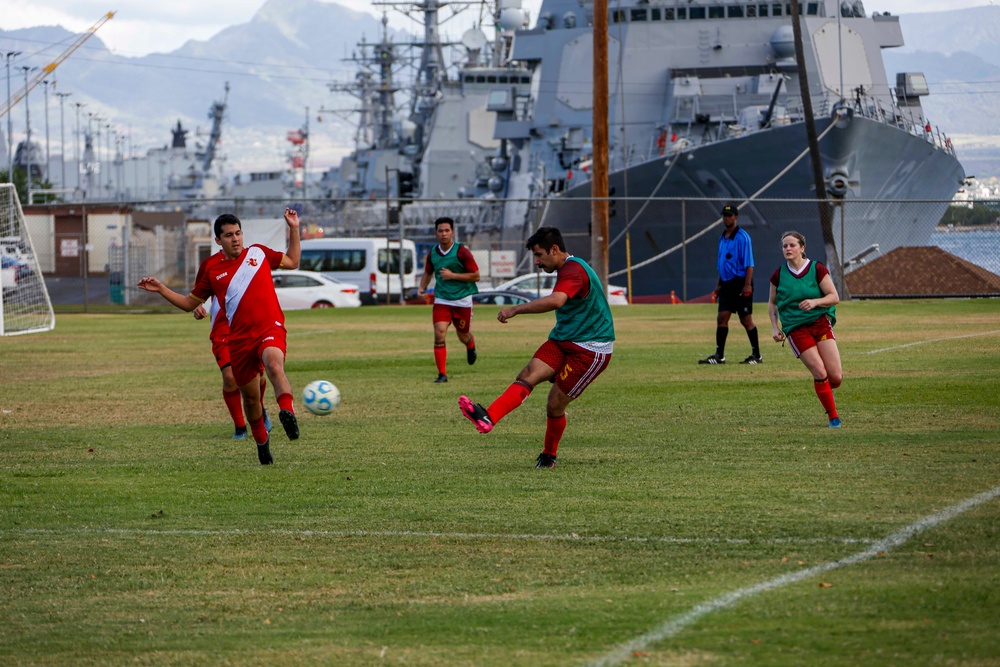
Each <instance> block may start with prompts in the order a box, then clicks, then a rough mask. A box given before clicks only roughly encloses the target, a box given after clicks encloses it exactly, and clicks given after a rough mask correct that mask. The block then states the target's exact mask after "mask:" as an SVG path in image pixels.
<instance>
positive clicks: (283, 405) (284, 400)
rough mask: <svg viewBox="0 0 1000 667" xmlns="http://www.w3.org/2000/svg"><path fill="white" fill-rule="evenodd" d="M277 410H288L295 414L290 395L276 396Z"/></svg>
mask: <svg viewBox="0 0 1000 667" xmlns="http://www.w3.org/2000/svg"><path fill="white" fill-rule="evenodd" d="M278 409H279V410H288V411H289V412H293V413H294V412H295V407H294V406H293V405H292V395H291V394H282V395H281V396H278Z"/></svg>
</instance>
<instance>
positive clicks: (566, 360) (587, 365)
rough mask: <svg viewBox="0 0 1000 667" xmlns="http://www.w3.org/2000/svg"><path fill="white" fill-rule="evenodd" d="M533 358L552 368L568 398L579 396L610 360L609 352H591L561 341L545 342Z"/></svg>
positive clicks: (557, 381)
mask: <svg viewBox="0 0 1000 667" xmlns="http://www.w3.org/2000/svg"><path fill="white" fill-rule="evenodd" d="M534 358H535V359H538V360H539V361H541V362H544V363H545V364H546V365H547V366H549V368H554V369H555V371H556V377H555V383H556V386H557V387H559V389H561V390H562V392H563V393H564V394H566V395H567V396H569V397H570V398H579V397H580V394H582V393H583V390H584V389H586V388H587V387H588V386H590V383H591V382H593V381H594V380H596V379H597V376H598V375H600V374H601V373H603V372H604V369H605V368H607V367H608V364H609V363H611V355H610V354H604V353H602V352H591V351H590V350H585V349H584V348H582V347H580V346H579V345H577V344H576V343H570V342H568V341H561V340H547V341H545V342H544V343H542V346H541V347H540V348H538V350H537V351H536V352H535V356H534Z"/></svg>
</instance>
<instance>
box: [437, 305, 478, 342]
mask: <svg viewBox="0 0 1000 667" xmlns="http://www.w3.org/2000/svg"><path fill="white" fill-rule="evenodd" d="M431 317H433V318H434V321H435V322H451V323H452V324H454V325H455V331H457V332H458V333H462V334H466V333H469V327H470V326H472V308H461V307H459V306H446V305H444V304H443V303H435V304H434V312H433V314H432V315H431Z"/></svg>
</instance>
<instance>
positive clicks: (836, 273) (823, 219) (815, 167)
mask: <svg viewBox="0 0 1000 667" xmlns="http://www.w3.org/2000/svg"><path fill="white" fill-rule="evenodd" d="M790 6H791V8H792V36H793V38H794V39H795V61H796V63H798V70H799V88H800V91H799V92H800V93H801V95H802V114H803V115H804V116H805V118H804V120H805V124H806V137H807V139H808V141H809V156H810V158H811V161H812V172H813V182H814V184H815V186H816V205H817V206H818V207H819V224H820V229H822V231H823V245H824V247H825V248H826V264H827V269H829V271H830V273H831V275H832V277H833V282H834V284H835V285H836V286H837V291H838V292H839V293H840V298H841V299H845V300H846V299H849V298H850V294H849V293H848V291H847V284H846V283H845V282H844V276H843V273H842V271H841V268H840V267H841V263H840V259H839V256H838V253H837V243H836V241H835V237H834V233H833V207H832V206H831V205H830V202H829V201H828V199H827V194H826V179H825V178H824V177H823V162H822V158H821V157H820V152H819V138H818V135H817V133H816V119H815V118H814V117H813V107H812V96H811V95H810V94H809V75H808V73H807V72H806V59H805V49H804V48H803V46H802V27H801V25H799V14H800V12H799V3H798V2H792V3H791V4H790ZM837 11H838V12H839V11H840V10H839V9H838V10H837Z"/></svg>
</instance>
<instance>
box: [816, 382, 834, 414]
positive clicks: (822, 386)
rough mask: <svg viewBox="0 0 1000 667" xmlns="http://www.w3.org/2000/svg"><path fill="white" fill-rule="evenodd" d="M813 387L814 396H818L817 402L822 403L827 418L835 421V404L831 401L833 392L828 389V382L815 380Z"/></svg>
mask: <svg viewBox="0 0 1000 667" xmlns="http://www.w3.org/2000/svg"><path fill="white" fill-rule="evenodd" d="M814 386H815V388H816V395H817V396H819V402H820V403H822V405H823V409H824V410H826V414H827V416H829V417H830V419H835V418H836V417H837V403H836V401H834V399H833V390H832V389H830V381H829V380H827V379H826V378H823V379H822V380H815V382H814Z"/></svg>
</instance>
